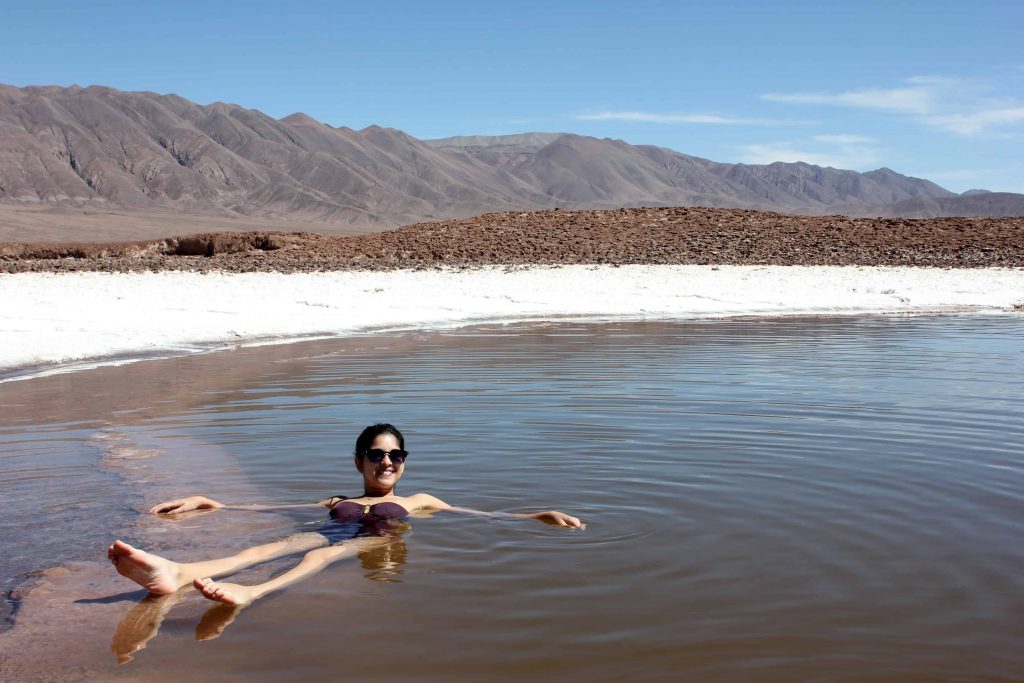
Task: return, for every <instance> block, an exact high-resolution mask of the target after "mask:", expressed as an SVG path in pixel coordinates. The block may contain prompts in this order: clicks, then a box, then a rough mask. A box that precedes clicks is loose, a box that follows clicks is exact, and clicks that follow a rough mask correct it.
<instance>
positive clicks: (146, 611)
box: [110, 520, 412, 664]
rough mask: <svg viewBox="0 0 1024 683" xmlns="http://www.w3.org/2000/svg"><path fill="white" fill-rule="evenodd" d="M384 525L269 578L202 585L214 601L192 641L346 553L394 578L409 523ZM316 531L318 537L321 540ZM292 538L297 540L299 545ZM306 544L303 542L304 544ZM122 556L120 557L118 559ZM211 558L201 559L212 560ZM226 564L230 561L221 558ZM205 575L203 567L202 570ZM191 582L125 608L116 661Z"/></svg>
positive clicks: (258, 554)
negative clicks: (250, 583) (213, 586)
mask: <svg viewBox="0 0 1024 683" xmlns="http://www.w3.org/2000/svg"><path fill="white" fill-rule="evenodd" d="M384 521H385V522H387V524H382V523H377V524H373V525H372V529H371V530H369V531H368V530H367V529H359V530H357V534H358V535H355V534H353V536H352V537H351V538H349V539H348V540H344V541H341V542H336V543H332V544H331V545H329V546H327V547H322V548H315V549H313V550H310V551H308V552H307V553H306V554H305V555H304V556H303V557H302V559H301V560H299V562H298V563H297V564H296V565H295V566H294V567H292V568H290V569H288V570H287V571H285V572H283V573H282V574H280V575H278V576H275V577H274V578H272V579H270V580H269V581H267V582H265V583H263V584H259V585H255V586H243V585H239V584H233V583H227V582H223V581H218V582H217V584H218V585H219V586H220V587H221V590H222V591H223V593H221V592H220V591H218V592H217V593H215V594H213V595H211V592H210V591H208V590H207V589H203V592H204V594H205V595H206V597H209V598H210V599H211V600H216V601H217V602H215V603H214V604H213V605H212V606H211V607H210V608H209V609H207V610H206V612H205V613H204V614H203V616H202V618H201V619H200V620H199V623H198V624H197V625H196V640H213V639H214V638H217V637H218V636H220V635H221V634H222V633H223V632H224V629H226V628H227V627H228V626H229V625H231V624H232V623H233V622H234V621H235V618H236V617H237V616H238V614H239V612H240V611H241V610H242V609H244V608H246V607H248V606H249V605H250V604H251V600H253V599H258V598H261V597H263V596H265V595H268V594H269V593H271V592H276V591H279V590H282V589H284V588H286V587H288V586H291V585H293V584H295V583H297V582H299V581H302V580H305V579H308V578H309V577H310V576H312V575H314V574H316V573H317V572H319V571H321V570H323V569H325V568H326V567H328V566H329V565H331V564H333V563H335V562H337V561H338V560H341V559H343V558H346V557H352V555H353V552H354V554H355V555H356V557H358V558H359V561H360V563H361V564H362V567H363V569H366V570H368V571H367V573H366V577H367V578H368V579H371V580H375V581H396V580H397V579H396V578H395V577H396V576H397V575H398V574H400V573H401V565H403V564H404V563H405V561H406V556H407V549H406V546H405V543H404V542H402V538H401V537H402V534H404V533H406V532H407V531H409V530H410V529H411V528H412V527H411V526H410V525H409V523H408V522H403V521H401V520H384ZM312 536H315V535H314V534H302V535H300V536H296V537H294V538H293V539H289V540H288V541H284V542H281V543H274V544H268V545H264V546H256V547H253V548H250V549H248V550H245V551H242V553H240V554H239V555H238V556H236V557H241V556H246V557H249V556H251V557H253V558H255V560H254V561H248V560H246V561H245V562H244V563H239V562H235V565H237V567H233V568H230V569H225V570H224V571H214V572H211V573H210V576H212V577H215V578H219V577H221V576H230V575H231V574H234V573H236V571H237V570H238V569H245V568H248V567H250V566H254V565H258V564H260V563H262V562H267V561H271V560H276V559H280V558H281V557H282V556H283V557H288V556H289V555H294V553H295V550H296V549H297V548H298V547H301V545H304V544H305V543H304V541H305V539H308V538H310V537H312ZM325 540H327V539H325V538H324V537H323V536H320V542H322V541H325ZM293 541H303V543H300V544H299V545H295V544H294V543H292V542H293ZM306 545H308V544H306ZM124 561H125V560H124V559H123V558H122V562H124ZM214 562H222V561H217V560H214V561H211V562H209V563H207V564H213V563H214ZM223 562H224V566H225V567H227V566H228V564H229V563H230V562H231V560H224V561H223ZM202 573H203V574H206V571H204V572H202ZM191 590H192V588H191V587H184V588H181V589H179V590H178V591H176V592H174V593H170V594H167V595H147V596H146V597H144V598H143V599H142V600H141V601H140V602H139V603H138V604H136V605H134V606H133V607H132V608H131V609H129V610H128V613H127V614H125V616H124V618H123V619H122V620H121V622H120V623H119V624H118V626H117V630H116V631H115V632H114V640H113V643H112V644H111V646H110V649H111V651H112V652H113V653H114V655H115V656H116V657H117V662H118V664H126V663H128V662H130V661H132V660H133V659H134V654H135V653H136V652H138V651H139V650H142V649H143V648H145V647H146V644H147V643H148V642H149V641H150V640H152V639H153V638H154V637H156V635H157V633H158V632H159V630H160V625H161V624H162V623H163V621H164V617H165V616H166V615H167V613H168V611H169V610H170V609H171V607H173V606H174V605H176V604H177V603H178V602H179V601H180V600H181V597H182V594H183V593H184V592H187V591H191Z"/></svg>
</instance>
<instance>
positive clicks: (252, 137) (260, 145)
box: [0, 85, 1024, 241]
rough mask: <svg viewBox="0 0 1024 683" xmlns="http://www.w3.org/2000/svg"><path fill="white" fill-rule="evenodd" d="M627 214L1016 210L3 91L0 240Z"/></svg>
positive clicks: (660, 158)
mask: <svg viewBox="0 0 1024 683" xmlns="http://www.w3.org/2000/svg"><path fill="white" fill-rule="evenodd" d="M639 206H706V207H730V208H747V209H759V210H772V211H784V212H789V213H802V214H830V213H838V212H842V213H845V214H848V215H861V216H918V217H924V216H929V217H930V216H943V215H965V214H977V213H984V214H985V215H994V216H1012V215H1024V195H1015V194H1007V193H973V194H970V195H964V196H958V195H955V194H953V193H952V192H949V191H947V190H945V189H943V188H941V187H939V186H938V185H935V184H934V183H931V182H929V181H927V180H923V179H919V178H911V177H907V176H904V175H901V174H899V173H896V172H894V171H892V170H889V169H884V168H883V169H878V170H875V171H870V172H867V173H857V172H854V171H844V170H839V169H833V168H822V167H819V166H813V165H810V164H805V163H774V164H769V165H764V166H758V165H745V164H722V163H717V162H714V161H710V160H707V159H701V158H698V157H693V156H688V155H686V154H682V153H679V152H675V151H673V150H669V149H664V148H660V147H653V146H643V145H629V144H627V143H625V142H622V141H620V140H610V139H597V138H592V137H586V136H580V135H573V134H568V133H526V134H522V135H509V136H460V137H456V138H446V139H440V140H426V141H424V140H418V139H416V138H414V137H412V136H410V135H407V134H406V133H403V132H402V131H399V130H394V129H386V128H381V127H378V126H370V127H368V128H365V129H363V130H352V129H351V128H346V127H337V128H336V127H332V126H330V125H327V124H324V123H321V122H318V121H316V120H314V119H312V118H311V117H309V116H307V115H305V114H302V113H295V114H292V115H290V116H287V117H285V118H282V119H280V120H278V119H274V118H272V117H270V116H267V115H266V114H264V113H262V112H260V111H257V110H254V109H246V108H243V107H240V106H238V105H234V104H224V103H220V102H217V103H213V104H208V105H200V104H196V103H194V102H190V101H189V100H186V99H184V98H182V97H178V96H176V95H160V94H156V93H149V92H122V91H118V90H115V89H112V88H105V87H98V86H93V87H88V88H81V87H77V86H75V87H70V88H63V87H56V86H52V87H27V88H16V87H12V86H3V85H0V207H2V208H3V211H0V224H2V225H0V239H4V240H13V239H17V240H24V241H31V240H33V239H63V240H67V239H81V240H89V239H93V237H94V236H93V235H91V234H80V233H79V234H76V233H75V232H74V231H75V224H76V221H75V215H74V212H75V211H78V210H82V211H86V212H92V213H93V214H95V213H96V212H100V213H109V214H111V215H114V216H115V218H112V219H111V220H112V221H114V222H115V223H116V222H117V221H121V222H122V223H123V224H124V229H123V231H122V232H123V234H121V233H118V235H117V237H125V236H128V235H130V234H132V230H133V227H132V226H133V225H142V224H148V223H147V221H149V217H150V216H152V215H154V214H161V215H167V214H170V215H173V216H176V217H178V218H179V219H180V220H181V221H182V227H181V229H179V230H178V232H182V231H186V230H188V225H187V222H188V219H189V217H196V218H197V220H198V217H203V220H202V221H201V222H202V225H203V226H204V228H205V227H207V226H211V221H212V226H211V227H219V229H268V228H272V227H278V228H292V229H293V228H295V227H302V226H303V225H306V224H308V225H312V226H315V227H314V228H313V229H317V230H323V229H325V228H324V226H326V227H327V229H328V230H331V229H334V230H336V231H342V232H347V231H352V230H358V231H367V230H381V229H385V228H388V227H395V226H399V225H404V224H410V223H415V222H420V221H427V220H438V219H447V218H458V217H466V216H471V215H477V214H481V213H485V212H489V211H498V210H520V209H548V208H556V207H560V208H598V209H600V208H618V207H639ZM11 207H15V208H17V209H19V210H20V212H19V211H15V210H14V209H11ZM28 209H32V210H33V212H26V211H25V210H28ZM26 216H30V218H31V220H28V219H26V218H25V217H26ZM48 220H49V221H50V222H51V223H53V225H49V224H47V221H48ZM160 225H161V226H163V225H164V223H163V222H161V223H160ZM140 229H141V228H140ZM154 229H155V228H154ZM162 229H163V230H164V232H163V234H167V232H169V231H168V230H166V228H163V227H162ZM142 232H146V231H145V230H142ZM51 233H52V236H51ZM139 234H141V233H139ZM147 234H148V233H147ZM44 235H45V236H44ZM108 237H109V236H108Z"/></svg>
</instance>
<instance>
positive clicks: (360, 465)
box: [352, 455, 363, 472]
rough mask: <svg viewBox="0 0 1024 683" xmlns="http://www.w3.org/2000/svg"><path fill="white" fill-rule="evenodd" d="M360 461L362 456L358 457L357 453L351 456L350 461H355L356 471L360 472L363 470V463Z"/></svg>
mask: <svg viewBox="0 0 1024 683" xmlns="http://www.w3.org/2000/svg"><path fill="white" fill-rule="evenodd" d="M361 461H362V458H360V457H359V456H358V455H354V456H352V462H354V463H355V466H356V472H362V471H363V463H362V462H361Z"/></svg>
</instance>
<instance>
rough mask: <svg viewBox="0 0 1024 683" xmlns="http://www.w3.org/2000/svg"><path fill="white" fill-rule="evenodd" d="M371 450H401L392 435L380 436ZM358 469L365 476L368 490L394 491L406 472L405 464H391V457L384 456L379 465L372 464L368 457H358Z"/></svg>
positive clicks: (364, 480)
mask: <svg viewBox="0 0 1024 683" xmlns="http://www.w3.org/2000/svg"><path fill="white" fill-rule="evenodd" d="M370 448H371V449H373V448H379V449H380V450H382V451H388V452H391V451H397V450H399V449H401V446H399V445H398V439H396V438H395V437H394V436H392V435H391V434H379V435H378V436H377V438H375V439H374V440H373V443H371V444H370ZM356 469H357V470H359V471H360V472H362V474H363V483H364V484H365V485H366V488H367V490H374V489H393V488H394V487H395V484H397V483H398V480H399V479H401V478H402V472H404V471H405V463H402V464H401V465H396V464H395V463H393V462H391V458H390V457H389V456H384V459H383V460H381V461H380V462H378V463H372V462H370V459H369V458H368V457H366V456H363V457H361V458H360V457H359V456H356Z"/></svg>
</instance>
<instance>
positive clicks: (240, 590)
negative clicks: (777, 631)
mask: <svg viewBox="0 0 1024 683" xmlns="http://www.w3.org/2000/svg"><path fill="white" fill-rule="evenodd" d="M408 455H409V453H408V452H407V451H406V450H405V439H404V438H403V437H402V433H401V432H399V431H398V429H396V428H395V427H393V426H391V425H389V424H376V425H371V426H369V427H367V428H366V429H364V430H363V432H362V433H361V434H360V435H359V438H358V439H357V440H356V449H355V465H356V469H357V470H358V471H359V472H360V473H361V474H362V475H363V495H362V496H360V497H358V498H343V497H340V496H334V497H331V498H328V499H327V500H322V501H320V502H319V503H316V505H321V506H324V507H326V508H329V509H330V511H331V513H330V515H331V521H330V522H329V523H328V524H326V525H324V526H323V527H321V528H320V529H319V532H318V533H305V534H299V535H297V536H293V537H291V538H288V539H286V540H284V541H278V542H276V543H268V544H265V545H259V546H255V547H253V548H249V549H247V550H243V551H242V552H240V553H237V554H235V555H231V556H230V557H223V558H220V559H216V560H207V561H205V562H172V561H171V560H168V559H165V558H163V557H160V556H159V555H154V554H152V553H147V552H146V551H144V550H139V549H137V548H133V547H132V546H130V545H128V544H127V543H124V542H123V541H114V543H113V545H111V546H110V547H109V548H108V549H107V556H108V557H109V558H110V561H111V562H112V563H113V564H114V567H115V568H116V569H117V571H118V573H119V574H121V575H122V576H126V577H128V578H129V579H131V580H132V581H134V582H135V583H137V584H139V585H140V586H142V587H143V588H145V589H146V590H148V591H149V592H150V593H151V594H153V595H168V594H170V593H174V592H176V591H177V590H178V589H179V588H181V587H183V586H186V585H188V584H190V583H191V584H193V585H194V586H195V587H196V588H197V589H198V590H199V591H200V592H201V593H202V594H203V595H204V596H206V597H207V598H209V599H210V600H216V601H218V602H222V603H225V604H227V605H235V606H244V605H248V604H249V603H251V602H252V601H253V600H256V599H257V598H261V597H263V596H264V595H266V594H268V593H271V592H273V591H276V590H280V589H282V588H284V587H285V586H288V585H291V584H293V583H295V582H296V581H300V580H302V579H304V578H306V577H308V576H310V575H312V574H314V573H316V572H317V571H319V570H321V569H323V568H324V567H325V566H327V565H328V564H330V563H332V562H334V561H336V560H339V559H341V558H342V557H345V556H347V555H351V554H353V553H354V552H358V551H361V550H365V549H367V548H369V547H372V546H375V545H381V544H387V543H389V542H390V541H391V539H389V538H388V534H387V532H388V530H390V529H392V528H393V527H394V526H395V525H396V524H401V522H400V520H402V519H404V518H405V517H408V516H409V515H410V513H416V512H429V511H433V510H451V511H455V512H468V513H474V514H496V513H486V512H480V511H478V510H468V509H465V508H456V507H452V506H451V505H448V504H447V503H445V502H444V501H443V500H440V499H438V498H435V497H434V496H431V495H429V494H426V493H417V494H415V495H412V496H399V495H397V494H396V493H395V486H396V485H397V484H398V480H399V479H401V478H402V474H403V473H404V472H405V459H406V457H407V456H408ZM224 507H235V506H227V505H223V504H222V503H218V502H217V501H215V500H211V499H210V498H206V497H204V496H191V497H189V498H181V499H178V500H172V501H168V502H166V503H161V504H159V505H157V506H155V507H153V509H151V510H150V512H151V513H153V514H179V513H183V512H188V511H191V510H212V509H217V508H224ZM237 507H238V508H240V509H247V510H267V509H275V508H280V507H300V506H295V505H292V506H279V505H276V506H259V505H244V506H237ZM501 516H509V517H523V518H529V519H538V520H541V521H543V522H546V523H548V524H552V525H555V526H561V527H570V528H577V529H578V528H582V527H583V523H582V522H581V521H580V520H579V519H577V518H576V517H572V516H570V515H567V514H565V513H562V512H557V511H555V510H549V511H546V512H535V513H532V514H513V513H502V514H501ZM339 541H340V543H339ZM301 552H304V553H305V555H304V556H303V558H302V560H300V561H299V563H298V564H297V565H295V567H293V568H292V569H290V570H288V571H287V572H285V573H283V574H281V575H280V576H277V577H275V578H273V579H271V580H270V581H266V582H264V583H260V584H256V585H251V586H244V585H241V584H237V583H226V582H219V581H214V580H213V577H216V576H225V575H227V574H233V573H234V572H237V571H240V570H242V569H245V568H246V567H251V566H253V565H255V564H259V563H261V562H267V561H269V560H273V559H276V558H279V557H284V556H286V555H293V554H297V553H301Z"/></svg>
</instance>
